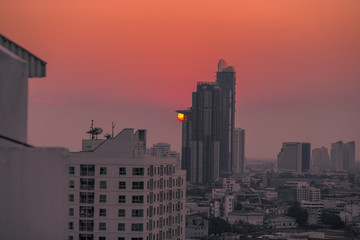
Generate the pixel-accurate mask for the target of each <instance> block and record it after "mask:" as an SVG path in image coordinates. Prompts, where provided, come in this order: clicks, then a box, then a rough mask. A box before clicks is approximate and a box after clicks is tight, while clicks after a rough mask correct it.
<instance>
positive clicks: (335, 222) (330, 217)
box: [321, 211, 345, 229]
mask: <svg viewBox="0 0 360 240" xmlns="http://www.w3.org/2000/svg"><path fill="white" fill-rule="evenodd" d="M321 221H322V222H323V223H324V224H328V225H330V227H331V228H332V229H341V228H343V227H344V225H345V223H344V222H343V221H342V220H341V218H340V217H339V215H337V214H335V213H334V212H330V211H323V213H322V214H321Z"/></svg>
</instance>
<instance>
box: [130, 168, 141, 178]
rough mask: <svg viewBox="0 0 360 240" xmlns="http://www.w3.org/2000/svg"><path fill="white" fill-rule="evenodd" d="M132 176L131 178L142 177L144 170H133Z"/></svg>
mask: <svg viewBox="0 0 360 240" xmlns="http://www.w3.org/2000/svg"><path fill="white" fill-rule="evenodd" d="M132 174H133V176H144V168H133V169H132Z"/></svg>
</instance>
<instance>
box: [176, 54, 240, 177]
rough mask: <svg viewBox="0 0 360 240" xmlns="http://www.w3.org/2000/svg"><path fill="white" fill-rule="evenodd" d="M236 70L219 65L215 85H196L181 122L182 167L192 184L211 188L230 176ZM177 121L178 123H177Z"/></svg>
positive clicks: (181, 111)
mask: <svg viewBox="0 0 360 240" xmlns="http://www.w3.org/2000/svg"><path fill="white" fill-rule="evenodd" d="M235 83H236V77H235V68H234V67H232V66H228V65H227V64H226V62H225V61H224V60H222V59H221V60H220V61H219V63H218V71H217V73H216V82H198V83H197V88H196V92H193V93H192V106H191V108H190V109H187V110H179V111H177V112H178V113H179V114H182V116H184V118H183V119H181V121H182V162H183V163H182V167H183V168H185V169H186V170H187V172H188V178H187V179H188V180H189V181H190V182H191V183H193V184H210V183H212V182H213V181H215V180H218V178H219V177H229V176H230V175H231V174H232V173H233V169H232V168H233V147H234V143H233V141H234V130H235ZM179 120H180V119H179Z"/></svg>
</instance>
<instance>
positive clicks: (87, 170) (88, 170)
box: [80, 165, 95, 176]
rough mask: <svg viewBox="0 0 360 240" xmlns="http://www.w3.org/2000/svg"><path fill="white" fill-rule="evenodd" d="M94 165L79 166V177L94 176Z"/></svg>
mask: <svg viewBox="0 0 360 240" xmlns="http://www.w3.org/2000/svg"><path fill="white" fill-rule="evenodd" d="M94 173H95V165H80V176H94Z"/></svg>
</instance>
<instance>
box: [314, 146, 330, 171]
mask: <svg viewBox="0 0 360 240" xmlns="http://www.w3.org/2000/svg"><path fill="white" fill-rule="evenodd" d="M311 161H312V168H313V169H319V170H322V169H329V168H330V167H331V162H330V157H329V151H328V149H327V148H326V147H321V148H314V149H313V150H312V155H311Z"/></svg>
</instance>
